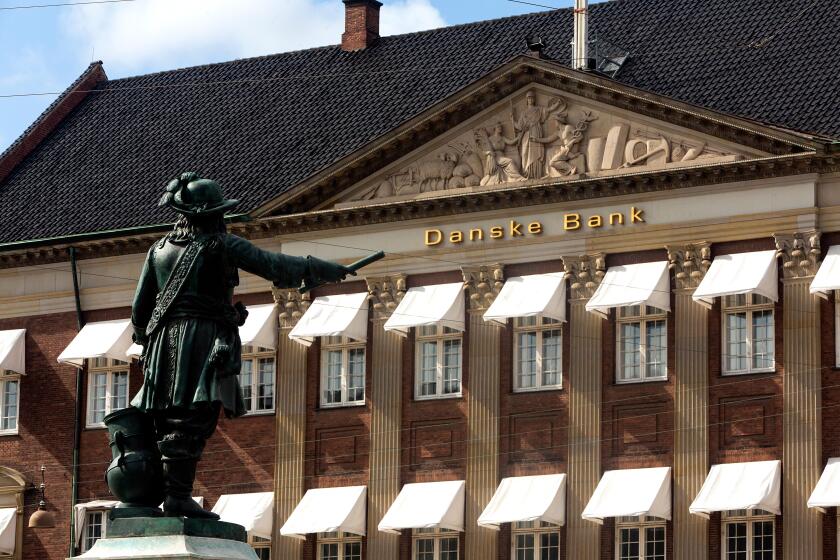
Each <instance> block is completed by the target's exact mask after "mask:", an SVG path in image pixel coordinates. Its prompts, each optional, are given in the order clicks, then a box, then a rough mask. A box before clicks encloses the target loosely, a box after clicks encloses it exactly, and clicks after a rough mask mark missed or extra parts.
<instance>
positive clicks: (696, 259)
mask: <svg viewBox="0 0 840 560" xmlns="http://www.w3.org/2000/svg"><path fill="white" fill-rule="evenodd" d="M665 250H667V251H668V268H670V269H671V270H672V271H673V272H674V283H675V284H676V286H675V288H676V289H677V290H693V289H694V288H696V287H697V286H699V285H700V282H701V281H702V280H703V277H704V276H705V275H706V271H708V270H709V267H710V266H712V246H711V244H710V243H707V242H706V241H696V242H692V243H683V244H680V245H666V246H665Z"/></svg>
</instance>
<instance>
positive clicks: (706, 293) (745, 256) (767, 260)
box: [691, 251, 779, 308]
mask: <svg viewBox="0 0 840 560" xmlns="http://www.w3.org/2000/svg"><path fill="white" fill-rule="evenodd" d="M740 294H759V295H762V296H764V297H767V298H770V299H771V300H773V301H779V270H778V268H777V264H776V251H756V252H754V253H736V254H734V255H721V256H718V257H715V260H714V261H712V266H710V267H709V270H708V272H706V276H704V277H703V280H702V281H701V282H700V285H699V286H697V289H696V290H694V294H693V295H692V296H691V297H692V299H693V300H694V301H696V302H697V303H699V304H702V305H704V306H706V307H709V308H711V307H712V305H713V304H714V303H715V298H716V297H721V296H735V295H740Z"/></svg>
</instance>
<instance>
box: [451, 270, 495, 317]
mask: <svg viewBox="0 0 840 560" xmlns="http://www.w3.org/2000/svg"><path fill="white" fill-rule="evenodd" d="M461 272H462V273H463V274H464V289H465V290H466V291H467V295H469V298H470V307H469V310H470V311H473V312H479V311H486V310H487V308H488V307H490V305H492V303H493V301H494V300H495V299H496V296H497V295H499V292H500V291H501V290H502V286H504V284H505V274H504V266H503V265H501V264H487V265H480V266H465V267H462V268H461Z"/></svg>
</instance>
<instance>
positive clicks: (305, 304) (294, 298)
mask: <svg viewBox="0 0 840 560" xmlns="http://www.w3.org/2000/svg"><path fill="white" fill-rule="evenodd" d="M271 293H272V294H273V295H274V301H275V303H277V305H278V307H280V313H279V314H278V319H279V321H280V328H283V329H291V328H293V327H294V326H295V325H297V322H298V320H300V318H301V317H303V314H304V313H306V310H307V309H309V306H310V305H311V304H312V300H311V297H310V295H309V293H308V292H307V293H305V294H302V293H300V291H299V290H298V289H297V288H293V289H290V288H271Z"/></svg>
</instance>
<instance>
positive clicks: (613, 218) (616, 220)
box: [610, 212, 624, 226]
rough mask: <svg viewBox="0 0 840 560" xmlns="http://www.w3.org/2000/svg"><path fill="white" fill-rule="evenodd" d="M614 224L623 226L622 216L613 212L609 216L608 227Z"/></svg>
mask: <svg viewBox="0 0 840 560" xmlns="http://www.w3.org/2000/svg"><path fill="white" fill-rule="evenodd" d="M615 224H618V225H623V224H624V214H622V213H621V212H613V213H612V214H610V225H611V226H614V225H615Z"/></svg>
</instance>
